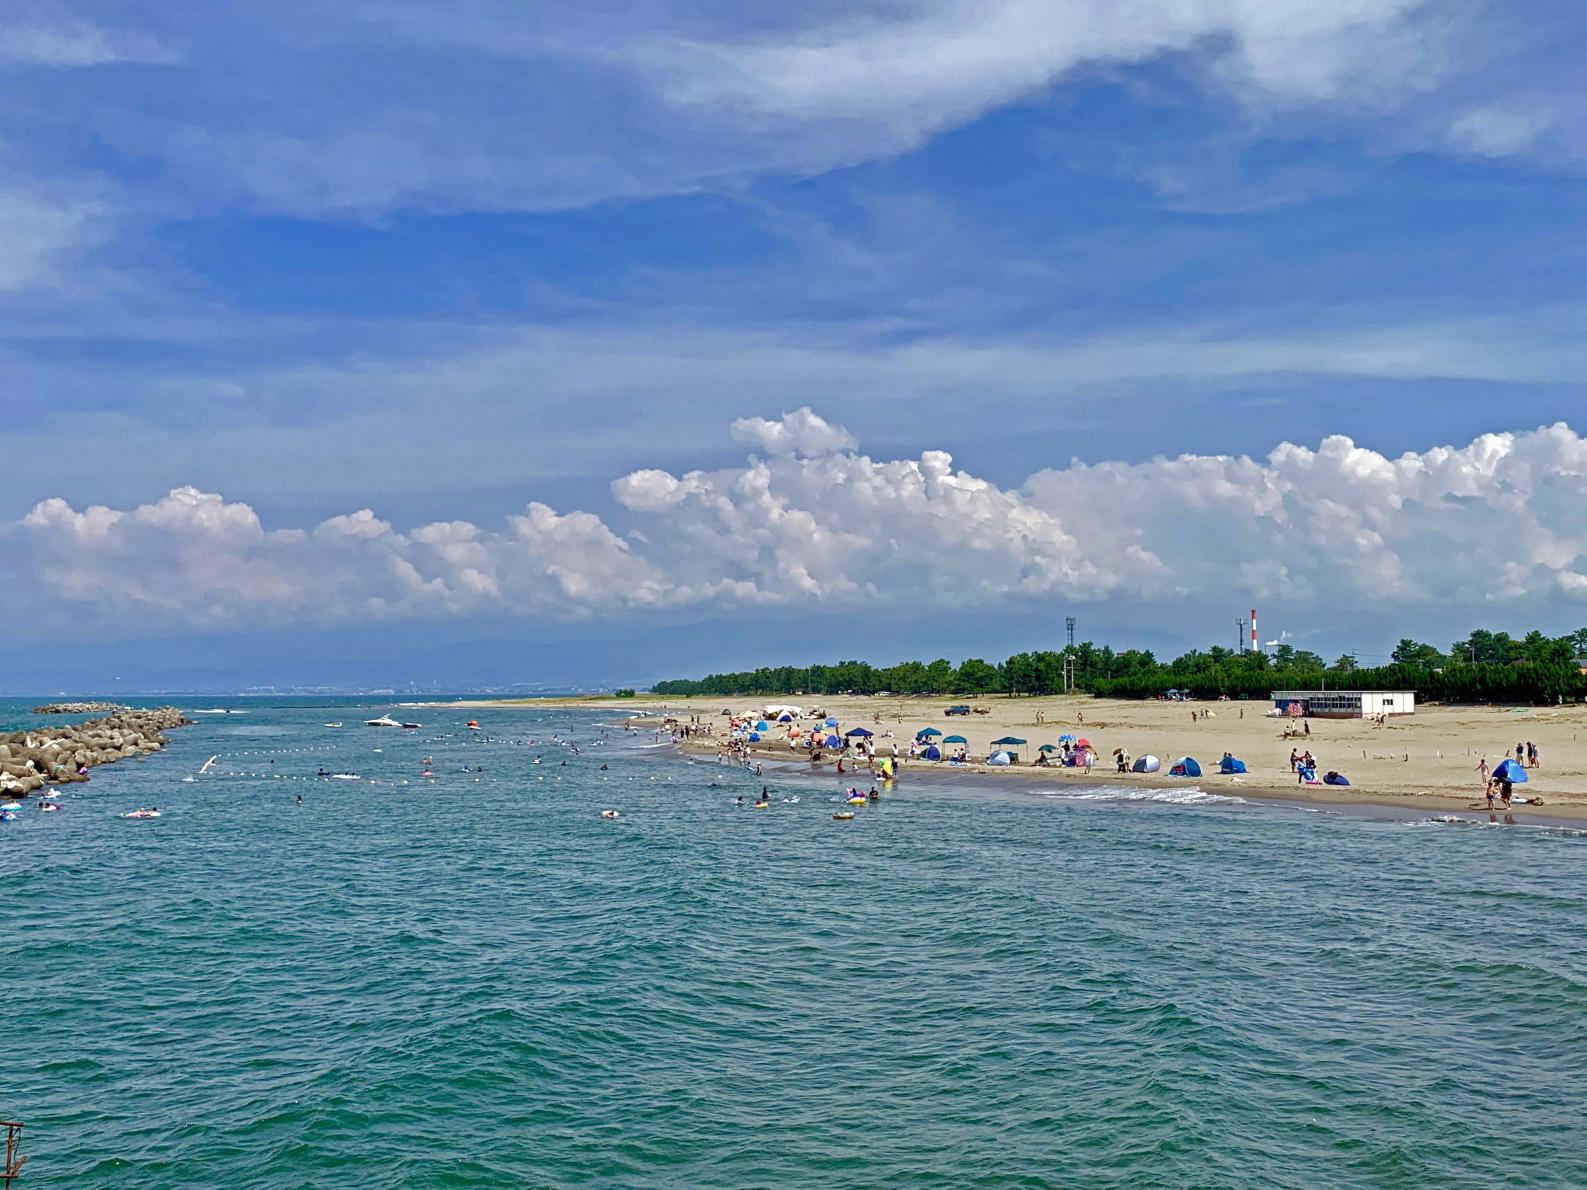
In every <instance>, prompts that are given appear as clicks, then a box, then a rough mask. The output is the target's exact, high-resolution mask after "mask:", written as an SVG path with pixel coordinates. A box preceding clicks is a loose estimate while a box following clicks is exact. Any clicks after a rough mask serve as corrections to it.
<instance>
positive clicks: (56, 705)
mask: <svg viewBox="0 0 1587 1190" xmlns="http://www.w3.org/2000/svg"><path fill="white" fill-rule="evenodd" d="M33 713H34V714H35V715H125V714H126V713H127V708H126V707H124V706H122V705H121V704H120V703H119V702H51V703H45V704H44V705H43V706H42V707H34V708H33Z"/></svg>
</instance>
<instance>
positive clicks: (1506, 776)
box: [1493, 760, 1526, 785]
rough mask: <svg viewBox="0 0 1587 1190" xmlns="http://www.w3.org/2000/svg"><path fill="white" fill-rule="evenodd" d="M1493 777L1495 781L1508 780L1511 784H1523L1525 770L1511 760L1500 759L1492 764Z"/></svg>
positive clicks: (1524, 781)
mask: <svg viewBox="0 0 1587 1190" xmlns="http://www.w3.org/2000/svg"><path fill="white" fill-rule="evenodd" d="M1493 779H1494V780H1495V781H1508V782H1509V783H1510V784H1511V785H1524V784H1525V783H1526V770H1525V769H1524V768H1522V767H1521V766H1520V765H1518V764H1516V763H1515V761H1513V760H1501V761H1500V762H1499V763H1498V764H1496V765H1494V766H1493Z"/></svg>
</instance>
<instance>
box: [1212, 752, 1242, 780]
mask: <svg viewBox="0 0 1587 1190" xmlns="http://www.w3.org/2000/svg"><path fill="white" fill-rule="evenodd" d="M1218 771H1219V772H1220V773H1222V774H1223V775H1224V776H1226V777H1227V776H1228V775H1229V774H1231V773H1243V772H1245V761H1243V760H1241V759H1240V758H1239V757H1237V756H1225V757H1224V758H1223V759H1222V760H1220V761H1219V762H1218Z"/></svg>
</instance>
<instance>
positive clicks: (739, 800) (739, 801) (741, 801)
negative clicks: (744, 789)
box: [733, 794, 744, 806]
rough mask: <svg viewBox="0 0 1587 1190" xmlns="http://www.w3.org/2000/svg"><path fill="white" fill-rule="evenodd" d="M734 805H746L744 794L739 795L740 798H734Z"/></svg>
mask: <svg viewBox="0 0 1587 1190" xmlns="http://www.w3.org/2000/svg"><path fill="white" fill-rule="evenodd" d="M733 804H734V805H735V806H742V805H743V804H744V795H743V794H739V795H738V797H736V798H734V799H733Z"/></svg>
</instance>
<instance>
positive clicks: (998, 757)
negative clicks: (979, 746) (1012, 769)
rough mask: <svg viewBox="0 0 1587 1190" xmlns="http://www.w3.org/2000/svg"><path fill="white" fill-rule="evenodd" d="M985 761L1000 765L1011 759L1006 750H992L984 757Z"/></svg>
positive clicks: (1007, 762)
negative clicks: (992, 751)
mask: <svg viewBox="0 0 1587 1190" xmlns="http://www.w3.org/2000/svg"><path fill="white" fill-rule="evenodd" d="M986 763H987V764H990V765H996V766H998V767H1002V766H1003V765H1006V764H1009V763H1011V761H1010V759H1009V755H1008V753H1007V752H994V753H992V755H990V756H988V757H987V758H986Z"/></svg>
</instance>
